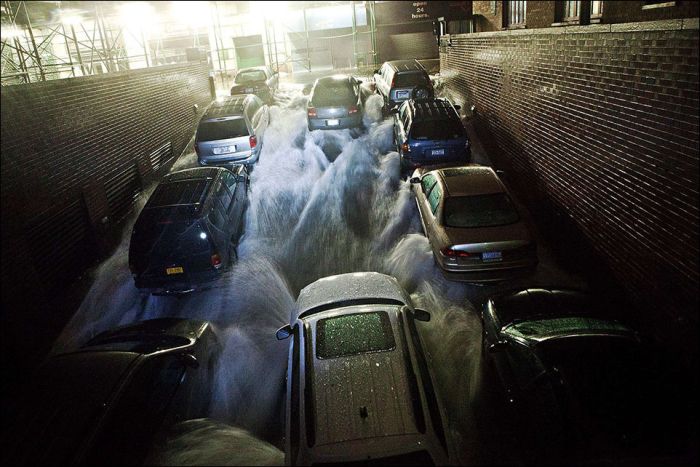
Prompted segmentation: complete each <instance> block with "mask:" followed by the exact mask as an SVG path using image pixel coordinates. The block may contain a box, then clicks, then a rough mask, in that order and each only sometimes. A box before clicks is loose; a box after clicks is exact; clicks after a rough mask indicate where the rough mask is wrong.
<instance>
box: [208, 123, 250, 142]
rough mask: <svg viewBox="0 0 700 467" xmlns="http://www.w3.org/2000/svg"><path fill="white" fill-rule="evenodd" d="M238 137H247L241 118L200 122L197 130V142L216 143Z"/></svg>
mask: <svg viewBox="0 0 700 467" xmlns="http://www.w3.org/2000/svg"><path fill="white" fill-rule="evenodd" d="M240 136H248V127H247V126H246V124H245V120H244V119H243V117H238V118H229V119H226V120H216V121H208V122H202V123H200V124H199V128H197V141H218V140H221V139H230V138H238V137H240Z"/></svg>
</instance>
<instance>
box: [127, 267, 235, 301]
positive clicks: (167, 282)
mask: <svg viewBox="0 0 700 467" xmlns="http://www.w3.org/2000/svg"><path fill="white" fill-rule="evenodd" d="M222 272H223V270H221V269H219V270H211V271H203V272H198V273H195V274H190V275H189V276H188V277H186V278H178V279H175V278H169V277H166V276H159V277H153V276H151V277H143V276H136V277H134V282H135V285H136V288H137V289H139V290H140V291H142V292H147V293H151V294H153V295H184V294H187V293H190V292H194V291H195V290H201V289H206V288H208V287H209V286H211V284H212V282H214V281H216V280H217V279H218V278H219V277H220V276H221V273H222Z"/></svg>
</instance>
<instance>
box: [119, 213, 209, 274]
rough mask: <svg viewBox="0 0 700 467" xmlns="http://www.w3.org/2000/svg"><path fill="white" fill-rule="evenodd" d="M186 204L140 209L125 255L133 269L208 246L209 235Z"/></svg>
mask: <svg viewBox="0 0 700 467" xmlns="http://www.w3.org/2000/svg"><path fill="white" fill-rule="evenodd" d="M192 217H194V215H193V214H192V208H191V207H190V206H184V207H176V208H159V209H148V210H144V211H142V212H141V215H140V216H139V218H138V220H137V221H136V225H134V230H133V232H132V236H131V244H130V246H129V248H130V251H129V258H130V260H132V262H133V263H134V266H136V269H137V270H139V271H143V270H145V269H147V268H148V264H149V263H150V264H153V265H160V263H161V262H168V261H171V260H172V259H173V258H181V257H190V256H192V255H195V254H197V253H202V252H206V251H208V249H209V238H208V237H209V236H208V235H207V233H206V232H205V231H204V230H203V229H202V226H201V222H200V221H199V219H196V218H195V219H193V218H192Z"/></svg>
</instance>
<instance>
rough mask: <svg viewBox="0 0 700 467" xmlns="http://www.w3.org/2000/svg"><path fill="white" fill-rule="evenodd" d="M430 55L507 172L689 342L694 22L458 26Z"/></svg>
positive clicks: (694, 190)
mask: <svg viewBox="0 0 700 467" xmlns="http://www.w3.org/2000/svg"><path fill="white" fill-rule="evenodd" d="M476 3H477V2H475V5H476ZM684 27H686V28H687V29H683V28H684ZM674 28H675V29H674ZM440 59H441V71H442V73H443V74H444V75H445V76H448V77H450V78H449V79H448V84H447V86H448V87H449V88H450V90H451V91H452V93H453V94H454V95H457V96H459V99H456V100H457V101H458V102H459V103H461V104H464V105H465V108H467V107H468V106H469V105H470V104H471V103H474V104H475V105H476V108H477V115H476V120H475V122H476V124H477V127H478V128H481V129H486V130H488V132H489V134H490V135H492V136H493V137H494V138H495V141H496V143H497V145H498V147H497V151H495V153H494V154H492V158H493V159H496V160H495V162H496V164H499V165H502V166H504V168H506V170H507V171H509V173H510V176H509V179H510V180H512V181H514V182H515V184H516V186H517V187H519V189H520V191H521V192H528V193H530V194H533V195H535V196H532V197H531V199H532V200H537V202H544V203H548V204H550V205H552V206H554V207H555V209H558V210H560V211H561V212H562V213H563V214H564V215H565V216H566V217H567V218H569V219H570V220H571V221H572V222H573V223H574V225H575V226H576V229H578V231H580V232H581V233H582V234H583V235H584V238H586V239H587V240H588V241H589V242H590V245H591V246H592V248H593V249H594V251H595V252H597V253H598V254H600V255H601V257H602V258H603V261H604V262H605V263H606V264H607V265H608V266H609V268H610V269H611V270H612V271H613V273H614V276H615V277H616V278H617V279H618V280H619V282H620V283H622V284H624V287H625V288H626V291H627V293H628V294H629V296H630V297H631V298H632V299H633V300H634V301H635V303H636V304H638V305H639V306H640V307H641V308H642V309H643V310H645V313H646V314H645V319H648V320H647V321H648V324H649V325H650V327H654V328H655V329H656V330H657V331H658V332H660V333H671V332H675V331H683V332H685V333H686V337H687V335H688V333H690V334H691V337H690V338H692V339H693V340H697V336H696V334H697V327H696V326H697V312H698V176H699V174H698V170H699V167H698V128H699V127H698V124H699V122H698V29H697V20H695V21H693V20H672V21H667V22H652V23H632V24H624V25H592V26H583V27H582V26H576V27H567V28H563V27H558V28H549V29H538V30H530V31H528V30H520V31H512V32H511V31H503V32H496V33H482V34H463V35H458V36H452V47H442V50H441V54H440Z"/></svg>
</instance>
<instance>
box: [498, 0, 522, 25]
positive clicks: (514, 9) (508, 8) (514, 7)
mask: <svg viewBox="0 0 700 467" xmlns="http://www.w3.org/2000/svg"><path fill="white" fill-rule="evenodd" d="M503 4H504V5H503V11H504V12H505V15H506V27H525V7H526V4H527V2H526V1H524V0H523V1H510V2H503Z"/></svg>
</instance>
